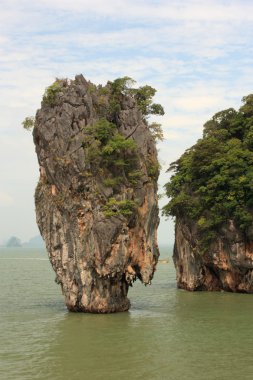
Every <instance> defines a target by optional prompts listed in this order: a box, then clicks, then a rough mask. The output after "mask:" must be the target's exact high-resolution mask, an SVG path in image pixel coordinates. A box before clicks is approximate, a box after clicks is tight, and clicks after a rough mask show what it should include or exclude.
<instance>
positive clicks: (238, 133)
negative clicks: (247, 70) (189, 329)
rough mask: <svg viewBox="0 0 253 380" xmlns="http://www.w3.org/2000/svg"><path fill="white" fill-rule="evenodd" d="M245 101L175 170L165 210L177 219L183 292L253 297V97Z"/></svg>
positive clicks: (208, 130)
mask: <svg viewBox="0 0 253 380" xmlns="http://www.w3.org/2000/svg"><path fill="white" fill-rule="evenodd" d="M243 103H244V104H243V105H242V107H241V108H240V109H239V111H235V110H234V109H233V108H229V109H227V110H224V111H221V112H218V113H217V114H215V115H214V116H213V118H212V119H211V120H209V121H208V122H207V123H206V124H205V125H204V133H203V138H202V139H200V140H198V142H197V143H196V144H195V145H194V146H193V147H191V148H190V149H187V150H186V152H185V153H184V154H183V155H182V156H181V157H180V158H179V160H177V161H176V162H174V163H172V164H171V166H170V170H172V171H173V172H174V174H173V175H172V177H171V180H170V182H169V183H167V185H166V191H167V195H168V196H169V197H170V201H169V203H168V204H167V205H166V206H165V207H164V209H163V210H164V214H166V215H170V216H173V217H175V219H176V227H175V245H174V255H173V258H174V263H175V266H176V272H177V285H178V287H179V288H183V289H187V290H213V291H218V290H225V291H230V292H245V293H253V124H252V120H253V95H248V96H246V97H244V98H243Z"/></svg>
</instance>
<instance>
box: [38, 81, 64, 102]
mask: <svg viewBox="0 0 253 380" xmlns="http://www.w3.org/2000/svg"><path fill="white" fill-rule="evenodd" d="M61 91H62V81H61V80H60V79H56V81H55V82H54V83H53V84H51V86H49V87H47V88H46V90H45V93H44V95H43V100H42V101H43V103H44V104H48V105H49V106H51V107H53V106H54V105H55V102H56V96H57V94H58V93H59V92H61Z"/></svg>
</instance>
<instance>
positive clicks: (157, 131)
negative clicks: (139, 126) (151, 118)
mask: <svg viewBox="0 0 253 380" xmlns="http://www.w3.org/2000/svg"><path fill="white" fill-rule="evenodd" d="M148 128H149V130H150V132H151V135H152V137H153V138H154V140H155V141H157V140H161V141H163V140H164V136H163V130H162V126H161V124H159V123H151V124H148Z"/></svg>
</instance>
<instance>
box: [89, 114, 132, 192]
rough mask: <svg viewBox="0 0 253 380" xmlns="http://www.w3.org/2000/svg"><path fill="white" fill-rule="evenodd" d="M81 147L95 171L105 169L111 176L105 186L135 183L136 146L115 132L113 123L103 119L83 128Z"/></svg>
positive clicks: (130, 139) (130, 140)
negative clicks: (127, 182)
mask: <svg viewBox="0 0 253 380" xmlns="http://www.w3.org/2000/svg"><path fill="white" fill-rule="evenodd" d="M83 147H84V149H85V153H86V158H87V162H89V163H90V164H91V166H92V167H93V170H94V171H96V170H97V169H98V167H99V166H102V167H103V168H105V169H107V170H108V171H109V172H110V173H111V174H112V176H113V178H108V179H106V180H105V185H106V186H109V185H110V183H111V184H112V187H115V186H117V185H118V184H119V178H120V179H121V183H124V181H126V180H128V181H129V182H132V181H136V179H137V176H138V174H137V173H136V171H137V170H138V153H137V145H136V143H135V141H134V140H133V139H132V138H129V139H126V138H125V137H124V136H123V135H121V134H120V133H118V132H117V127H116V125H115V124H114V123H111V122H109V121H108V120H106V119H105V118H102V119H99V120H98V121H97V122H96V123H95V124H93V125H91V126H89V127H87V128H85V136H84V143H83Z"/></svg>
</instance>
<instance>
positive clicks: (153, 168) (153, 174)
mask: <svg viewBox="0 0 253 380" xmlns="http://www.w3.org/2000/svg"><path fill="white" fill-rule="evenodd" d="M160 169H161V166H160V164H159V162H158V161H157V160H155V161H154V160H148V164H147V172H148V176H149V177H150V178H152V179H155V180H157V179H158V176H159V172H160Z"/></svg>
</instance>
